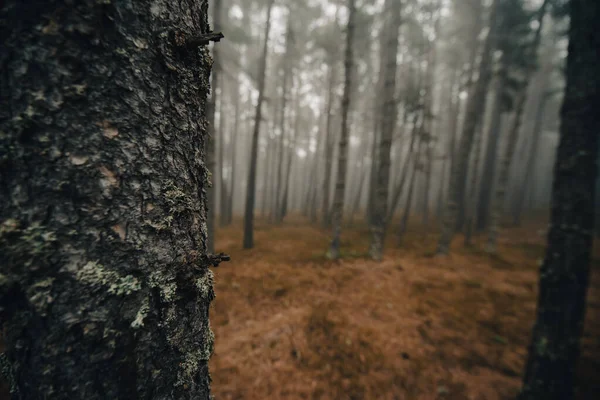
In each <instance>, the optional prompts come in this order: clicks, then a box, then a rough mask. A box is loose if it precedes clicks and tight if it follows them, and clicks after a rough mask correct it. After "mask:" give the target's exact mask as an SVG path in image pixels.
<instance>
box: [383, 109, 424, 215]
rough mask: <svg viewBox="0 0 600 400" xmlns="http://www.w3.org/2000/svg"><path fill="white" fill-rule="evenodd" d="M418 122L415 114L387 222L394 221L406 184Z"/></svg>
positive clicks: (417, 133)
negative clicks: (407, 148)
mask: <svg viewBox="0 0 600 400" xmlns="http://www.w3.org/2000/svg"><path fill="white" fill-rule="evenodd" d="M418 121H419V113H418V112H415V113H414V116H413V126H412V128H411V130H412V133H411V138H410V145H409V150H408V153H407V154H406V159H405V160H404V164H403V166H402V170H401V171H402V172H401V175H400V182H398V183H397V184H396V187H395V189H394V194H393V195H392V201H391V203H390V209H389V211H388V213H387V219H388V221H391V220H392V219H394V214H395V213H396V208H398V204H399V203H400V196H401V195H402V190H403V188H404V184H405V183H406V178H407V177H408V170H409V169H410V168H409V167H410V162H411V160H412V158H413V154H414V147H415V143H416V140H417V138H418V136H419V129H418V128H417V123H418Z"/></svg>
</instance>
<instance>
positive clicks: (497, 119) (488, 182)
mask: <svg viewBox="0 0 600 400" xmlns="http://www.w3.org/2000/svg"><path fill="white" fill-rule="evenodd" d="M503 76H505V74H504V73H499V74H498V75H497V76H496V82H495V85H494V99H493V103H492V109H491V113H492V114H491V120H490V125H489V129H488V135H487V145H486V148H485V158H484V162H483V170H482V172H481V185H480V187H479V194H478V197H479V201H478V202H477V210H476V212H477V216H476V220H477V222H476V225H477V230H479V231H481V230H484V229H485V228H486V227H487V226H488V224H489V219H490V202H491V197H492V190H493V187H494V180H495V176H496V160H497V159H498V143H499V142H500V135H501V132H502V104H501V103H502V91H503V90H504V79H503Z"/></svg>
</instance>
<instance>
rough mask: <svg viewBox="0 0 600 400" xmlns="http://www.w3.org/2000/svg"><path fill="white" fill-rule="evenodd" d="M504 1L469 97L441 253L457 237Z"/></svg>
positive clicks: (494, 9) (494, 7) (494, 13)
mask: <svg viewBox="0 0 600 400" xmlns="http://www.w3.org/2000/svg"><path fill="white" fill-rule="evenodd" d="M499 3H500V1H499V0H494V2H493V3H492V6H491V7H492V9H491V13H490V21H489V26H490V33H489V34H488V37H487V38H486V40H485V44H484V48H483V51H482V53H481V63H480V65H479V79H478V80H477V82H475V84H474V87H473V90H472V91H471V93H470V95H469V99H468V100H467V101H468V103H467V109H466V113H465V122H464V126H463V132H462V136H461V137H460V142H459V146H458V152H457V154H456V159H455V161H454V163H453V165H452V171H451V172H450V185H449V188H448V192H449V193H448V200H447V202H446V207H445V210H444V214H443V221H442V232H441V235H440V240H439V243H438V249H437V252H438V254H448V252H449V251H450V243H451V242H452V238H453V237H454V228H455V226H456V221H457V219H458V213H459V207H460V205H461V204H462V203H463V201H464V193H465V186H466V185H465V184H466V175H467V168H468V164H469V156H470V154H471V149H472V147H473V137H474V135H475V129H476V127H477V124H478V123H479V122H480V121H481V119H482V116H483V111H484V110H485V103H486V97H487V96H486V91H487V88H488V86H489V83H490V80H491V78H492V52H493V49H494V47H495V34H496V20H497V14H498V13H497V9H498V5H499Z"/></svg>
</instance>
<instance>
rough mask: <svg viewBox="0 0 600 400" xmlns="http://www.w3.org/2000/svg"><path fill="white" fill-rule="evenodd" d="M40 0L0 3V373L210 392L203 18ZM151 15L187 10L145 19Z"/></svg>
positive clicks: (41, 387)
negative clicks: (171, 33) (198, 39)
mask: <svg viewBox="0 0 600 400" xmlns="http://www.w3.org/2000/svg"><path fill="white" fill-rule="evenodd" d="M33 5H34V4H33V3H32V2H24V1H18V0H5V1H3V2H2V3H1V4H0V21H1V22H0V37H2V45H1V46H0V70H1V71H2V74H0V131H1V132H2V134H1V135H0V154H1V157H0V159H1V161H0V163H1V164H2V166H1V168H0V221H1V222H0V248H1V249H2V250H1V251H0V265H1V274H0V276H1V278H0V309H1V310H2V311H1V314H2V316H1V320H2V322H1V325H2V339H3V342H4V343H3V344H4V349H3V353H2V354H1V355H0V363H1V364H2V373H3V374H4V375H5V376H7V377H8V378H9V380H10V381H9V382H8V383H9V385H10V386H11V388H12V395H11V396H12V398H13V399H17V400H20V399H50V398H51V399H74V400H79V399H88V400H100V399H149V400H158V399H166V398H170V399H200V400H208V399H209V398H210V378H209V374H208V360H209V357H210V355H211V353H212V349H213V333H212V332H211V330H210V325H209V319H208V313H209V305H210V302H211V300H212V299H213V297H214V292H213V286H212V272H211V271H210V270H209V266H210V264H212V263H213V262H215V263H217V262H218V261H219V259H220V257H215V256H211V255H209V254H208V251H207V246H208V243H207V240H208V237H207V234H206V230H205V228H204V226H205V223H206V222H207V217H206V212H207V206H206V203H207V200H208V198H207V197H208V196H207V193H206V189H207V187H208V183H209V180H210V177H209V170H208V169H207V166H206V164H205V151H206V149H205V145H206V142H207V141H208V140H209V133H208V132H207V131H206V126H207V123H208V122H207V118H206V117H207V114H206V106H207V94H208V92H209V89H210V88H209V85H208V82H209V79H210V76H209V75H210V65H211V62H210V57H209V56H208V54H209V53H208V49H207V48H206V46H205V45H197V44H196V45H195V44H194V43H193V42H194V39H195V38H196V37H197V35H203V34H206V33H208V31H209V27H208V24H207V22H206V21H207V15H206V12H207V11H206V9H205V8H203V7H201V6H200V5H199V4H198V3H196V2H180V3H177V5H176V6H174V5H173V4H172V2H171V1H167V0H153V1H150V0H138V1H135V2H124V1H112V2H86V3H81V2H76V3H73V2H70V1H59V0H57V1H51V2H50V1H45V2H44V1H43V2H36V3H35V7H33ZM155 7H156V9H158V10H166V9H173V10H174V11H176V12H170V13H160V15H158V14H157V15H155V16H150V15H149V14H148V10H151V9H152V10H154V9H155ZM189 15H194V16H195V20H194V24H193V25H192V24H190V23H189ZM50 17H51V19H50ZM42 27H43V28H42ZM163 29H168V30H169V31H171V30H172V31H176V32H178V36H177V38H178V39H181V40H172V38H171V37H170V36H160V35H157V34H156V33H157V32H159V31H161V30H163ZM132 38H133V40H132ZM175 88H177V90H176V91H174V90H175ZM169 93H171V95H169ZM174 93H177V95H173V94H174ZM140 99H143V101H141V100H140ZM167 99H169V100H167ZM167 103H168V105H167ZM165 138H169V140H168V141H165Z"/></svg>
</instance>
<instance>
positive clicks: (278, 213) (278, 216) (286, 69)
mask: <svg viewBox="0 0 600 400" xmlns="http://www.w3.org/2000/svg"><path fill="white" fill-rule="evenodd" d="M290 12H291V11H290ZM291 21H292V19H291V16H289V17H288V21H287V29H286V34H285V54H284V61H283V85H282V96H281V115H280V124H281V125H280V137H279V140H280V145H279V166H278V168H277V192H276V193H275V222H276V223H278V224H279V223H281V222H282V221H283V214H282V210H283V208H282V206H281V195H282V188H283V182H282V179H283V172H284V171H283V158H284V157H283V153H284V139H285V132H286V129H285V123H286V118H285V117H286V113H285V111H286V105H287V94H288V79H289V74H290V64H289V60H290V57H291V50H292V43H291V42H292V41H291V38H292V22H291ZM292 79H293V77H292ZM288 179H289V175H288Z"/></svg>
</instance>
